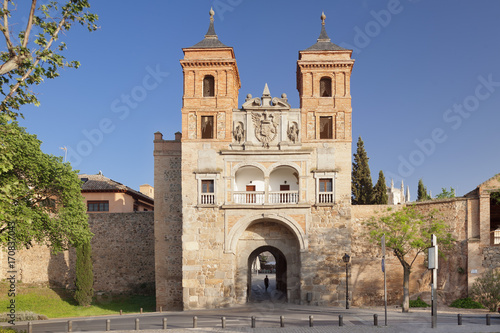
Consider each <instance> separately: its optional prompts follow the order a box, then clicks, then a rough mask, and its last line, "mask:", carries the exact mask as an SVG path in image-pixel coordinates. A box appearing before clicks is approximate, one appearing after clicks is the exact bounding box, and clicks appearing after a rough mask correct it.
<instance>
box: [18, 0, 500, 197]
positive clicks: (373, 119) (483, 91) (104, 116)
mask: <svg viewBox="0 0 500 333" xmlns="http://www.w3.org/2000/svg"><path fill="white" fill-rule="evenodd" d="M90 2H91V5H92V6H93V7H92V9H93V11H94V12H95V13H97V14H98V15H99V17H100V20H99V25H100V29H99V30H98V31H97V32H94V33H89V32H87V31H86V30H85V29H82V28H81V27H75V28H74V29H73V30H70V31H69V32H68V33H67V36H65V37H63V39H64V40H65V41H66V42H67V44H68V50H67V51H66V52H65V55H66V56H67V58H68V59H70V60H73V59H76V60H79V61H80V62H81V63H82V66H81V67H80V68H79V69H77V70H74V69H68V70H64V71H62V73H61V77H59V78H57V79H55V80H47V81H46V82H45V83H43V84H42V85H41V86H39V87H35V88H34V89H35V91H36V92H37V93H39V100H40V102H41V106H40V107H31V106H29V107H25V108H24V109H23V110H22V112H23V113H24V116H25V118H26V119H25V120H22V121H21V122H20V123H21V124H22V125H23V126H25V127H27V128H28V131H29V132H30V133H34V134H37V135H38V138H39V139H40V140H42V141H43V145H42V149H43V151H44V152H46V153H50V154H54V155H61V156H63V155H64V152H63V151H62V150H61V149H60V147H63V146H66V147H68V149H69V155H68V160H69V161H71V162H72V164H73V166H74V167H75V168H76V169H79V170H80V172H81V173H97V172H99V170H101V171H102V172H103V174H104V175H105V176H107V177H109V178H112V179H114V180H116V181H118V182H121V183H123V184H125V185H127V186H130V187H132V188H134V189H139V185H141V184H144V183H148V184H151V185H153V183H154V181H153V179H154V177H153V173H154V169H153V133H154V132H156V131H160V132H162V133H163V135H164V138H165V139H173V138H174V133H175V132H177V131H180V130H181V102H182V99H181V97H182V70H181V66H180V64H179V60H180V59H182V58H183V53H182V48H183V47H189V46H192V45H194V44H196V43H197V42H199V41H200V40H202V39H203V36H204V34H205V33H206V31H207V28H208V24H209V14H208V12H209V10H210V6H213V7H214V10H215V31H216V32H217V34H218V36H219V40H221V41H222V42H223V43H224V44H226V45H228V46H232V47H233V48H234V51H235V54H236V61H237V64H238V69H239V73H240V78H241V83H242V86H241V89H240V96H239V105H240V106H241V104H242V102H243V101H244V99H245V96H246V95H247V94H249V93H250V94H252V95H253V96H256V97H257V96H261V94H262V90H263V88H264V85H265V83H268V85H269V89H270V91H271V95H272V96H273V97H274V96H278V97H279V96H280V95H281V94H282V93H286V94H287V95H288V98H289V102H290V103H291V104H292V107H295V108H298V107H299V98H298V92H297V89H296V66H297V65H296V61H297V57H298V51H299V50H304V49H306V48H308V47H309V46H311V45H313V44H314V43H315V42H316V39H317V38H318V36H319V33H320V29H321V20H320V15H321V12H322V11H324V12H325V14H326V16H327V18H326V29H327V32H328V34H329V37H330V38H331V39H332V42H334V43H336V44H338V45H340V46H343V47H346V48H351V49H353V50H354V52H353V55H352V57H353V59H355V60H356V62H355V64H354V69H353V73H352V77H351V95H352V110H353V124H352V125H353V133H352V134H353V153H354V152H355V149H356V141H357V138H358V137H359V136H361V137H362V138H363V141H364V143H365V148H366V151H367V153H368V156H369V158H370V168H371V172H372V180H373V183H374V184H375V182H376V181H377V178H378V172H379V170H383V171H384V174H385V176H386V179H387V183H388V185H389V183H390V179H391V178H394V181H395V183H396V186H399V183H400V181H401V179H404V182H405V185H406V184H408V185H410V190H411V195H412V200H414V199H416V188H417V183H418V180H419V179H420V178H422V179H423V181H424V184H425V185H426V186H427V188H428V189H429V190H432V193H433V195H435V194H437V193H439V192H440V191H441V188H442V187H446V188H449V187H454V188H455V189H456V190H457V194H458V195H463V194H465V193H467V192H469V191H471V190H473V189H474V188H475V187H476V186H477V185H479V184H480V183H482V182H483V181H485V180H487V179H488V178H490V177H492V176H493V175H495V174H496V173H499V172H500V153H499V148H498V144H499V143H500V130H499V126H500V63H499V60H500V1H497V0H489V1H464V0H441V1H431V0H420V1H419V0H400V1H397V0H380V1H378V0H377V1H361V0H349V1H345V0H344V1H339V0H314V1H295V0H293V1H292V0H288V1H262V0H251V1H250V0H216V1H207V0H189V1H152V0H143V1H140V2H138V1H131V0H121V1H95V0H90Z"/></svg>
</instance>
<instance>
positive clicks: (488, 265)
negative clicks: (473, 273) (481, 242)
mask: <svg viewBox="0 0 500 333" xmlns="http://www.w3.org/2000/svg"><path fill="white" fill-rule="evenodd" d="M483 253H484V260H483V267H484V268H485V269H495V268H498V267H500V246H490V247H486V248H484V250H483Z"/></svg>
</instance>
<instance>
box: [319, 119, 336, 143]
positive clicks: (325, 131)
mask: <svg viewBox="0 0 500 333" xmlns="http://www.w3.org/2000/svg"><path fill="white" fill-rule="evenodd" d="M319 138H320V139H333V117H332V116H326V117H319Z"/></svg>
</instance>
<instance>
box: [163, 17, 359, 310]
mask: <svg viewBox="0 0 500 333" xmlns="http://www.w3.org/2000/svg"><path fill="white" fill-rule="evenodd" d="M213 15H214V13H213V11H212V10H211V12H210V25H209V29H208V32H207V34H206V35H205V38H204V39H203V40H202V41H201V42H199V43H198V44H196V45H194V46H192V47H189V48H185V49H183V51H184V59H183V60H181V66H182V68H183V72H184V96H183V107H182V132H183V134H182V138H181V134H180V133H178V134H176V140H173V141H168V140H163V138H162V135H161V133H156V134H155V141H154V144H155V151H154V155H155V191H156V192H157V200H156V202H155V204H156V207H155V246H156V247H155V265H156V296H157V306H158V307H159V306H162V307H163V308H172V309H174V308H184V309H191V308H210V307H222V306H227V305H231V304H241V303H245V302H249V301H252V300H254V299H255V297H256V294H255V293H254V292H253V291H252V278H253V275H252V265H253V264H254V262H255V260H256V258H257V256H258V255H259V254H261V253H263V252H266V253H268V252H269V253H271V254H272V256H273V257H274V259H275V264H274V266H273V269H275V273H276V275H275V277H274V279H275V281H274V282H273V283H274V285H273V286H274V288H275V293H274V294H273V295H274V296H273V297H276V298H278V299H281V300H282V301H287V302H295V303H301V302H306V301H312V302H314V303H316V304H339V303H341V302H342V301H343V300H345V293H344V292H345V291H344V288H345V282H344V280H343V279H344V278H345V275H343V267H344V264H343V262H342V259H341V258H342V255H343V254H344V253H345V252H349V251H350V215H351V213H350V212H351V208H350V192H351V183H350V177H351V112H352V110H351V96H350V87H349V82H350V81H349V80H350V74H351V70H352V66H353V63H354V60H352V59H351V58H350V57H351V52H352V51H350V50H346V49H343V48H341V47H339V46H337V45H335V44H333V43H332V42H331V41H330V39H329V38H328V35H327V33H326V30H325V17H324V15H322V27H321V33H320V37H319V39H318V41H317V43H316V44H314V45H313V46H311V47H310V48H308V49H306V50H303V51H300V52H299V60H298V62H297V88H298V91H299V95H300V104H301V105H300V108H292V107H291V105H290V104H289V103H288V99H287V96H286V94H282V95H281V96H280V97H272V95H271V92H270V89H269V87H268V86H267V84H265V86H264V90H263V93H262V96H261V97H252V96H251V95H250V94H248V95H247V98H246V99H245V102H244V103H243V104H242V106H241V108H239V106H238V93H239V89H240V78H239V74H238V68H237V66H236V60H235V54H234V51H233V48H232V47H228V46H226V45H224V44H223V43H222V42H220V41H219V39H218V36H217V35H216V33H215V29H214V23H213Z"/></svg>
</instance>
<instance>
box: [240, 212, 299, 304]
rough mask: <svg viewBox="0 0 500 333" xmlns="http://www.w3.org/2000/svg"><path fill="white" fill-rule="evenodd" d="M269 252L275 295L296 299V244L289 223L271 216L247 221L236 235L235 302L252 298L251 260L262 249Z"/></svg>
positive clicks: (296, 241) (297, 253)
mask: <svg viewBox="0 0 500 333" xmlns="http://www.w3.org/2000/svg"><path fill="white" fill-rule="evenodd" d="M265 251H268V252H270V253H271V254H272V255H273V256H274V258H275V261H276V286H275V287H276V291H277V292H279V293H281V295H282V297H279V298H278V297H275V298H274V299H269V300H273V301H275V300H276V299H279V300H284V301H288V302H298V301H299V298H300V244H299V241H298V239H297V236H296V235H295V233H294V232H293V231H292V230H290V228H289V226H287V225H285V224H284V223H282V222H280V221H277V220H272V219H265V218H264V219H262V218H261V219H258V220H255V221H253V222H252V223H250V224H249V225H248V226H247V228H246V230H245V231H244V232H243V233H242V234H241V235H240V236H239V237H238V241H237V245H236V251H235V254H236V261H237V269H236V272H235V282H236V283H235V292H236V298H237V302H238V303H246V302H248V301H252V288H251V286H252V272H251V271H252V264H253V262H254V260H255V258H256V257H257V256H258V255H259V254H260V253H262V252H265Z"/></svg>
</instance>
